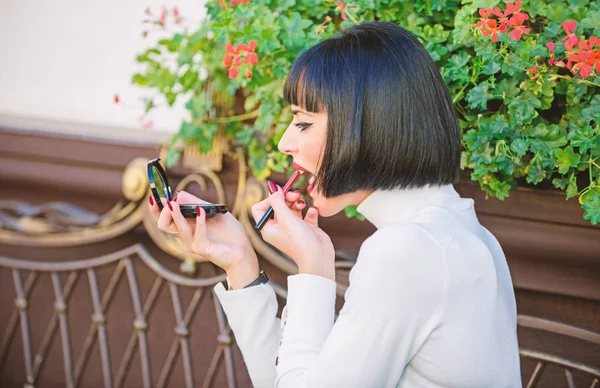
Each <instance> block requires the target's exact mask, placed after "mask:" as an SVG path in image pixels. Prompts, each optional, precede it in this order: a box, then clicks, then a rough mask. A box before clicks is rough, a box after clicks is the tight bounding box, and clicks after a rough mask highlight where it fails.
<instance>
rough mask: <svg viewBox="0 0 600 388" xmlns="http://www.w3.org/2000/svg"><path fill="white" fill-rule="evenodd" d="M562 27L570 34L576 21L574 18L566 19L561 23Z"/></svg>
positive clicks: (575, 25)
mask: <svg viewBox="0 0 600 388" xmlns="http://www.w3.org/2000/svg"><path fill="white" fill-rule="evenodd" d="M562 27H563V28H564V30H565V31H566V32H567V34H572V33H573V31H575V28H576V27H577V22H576V21H575V20H567V21H566V22H564V23H563V24H562Z"/></svg>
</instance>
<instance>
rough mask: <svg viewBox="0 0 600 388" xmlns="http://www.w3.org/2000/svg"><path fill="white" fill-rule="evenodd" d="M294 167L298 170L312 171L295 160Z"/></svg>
mask: <svg viewBox="0 0 600 388" xmlns="http://www.w3.org/2000/svg"><path fill="white" fill-rule="evenodd" d="M294 168H295V169H296V170H297V171H302V172H310V171H308V170H307V169H305V168H304V167H302V166H301V165H299V164H297V163H296V162H294Z"/></svg>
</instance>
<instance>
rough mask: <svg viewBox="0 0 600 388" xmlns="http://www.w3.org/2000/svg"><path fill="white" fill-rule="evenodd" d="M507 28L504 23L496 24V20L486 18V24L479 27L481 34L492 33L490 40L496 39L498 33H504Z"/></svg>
mask: <svg viewBox="0 0 600 388" xmlns="http://www.w3.org/2000/svg"><path fill="white" fill-rule="evenodd" d="M507 30H508V27H507V26H506V23H501V24H500V25H498V23H497V22H496V20H488V22H487V24H486V25H484V27H483V28H482V29H481V32H482V33H483V36H488V35H492V42H497V41H498V33H499V32H501V33H505V32H506V31H507Z"/></svg>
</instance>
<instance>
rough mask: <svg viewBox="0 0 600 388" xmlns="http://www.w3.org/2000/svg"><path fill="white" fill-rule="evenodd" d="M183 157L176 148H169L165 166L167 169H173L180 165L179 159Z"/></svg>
mask: <svg viewBox="0 0 600 388" xmlns="http://www.w3.org/2000/svg"><path fill="white" fill-rule="evenodd" d="M180 157H181V151H179V150H177V149H175V148H168V149H167V155H166V157H165V165H166V167H167V168H168V167H173V166H176V165H177V163H179V158H180Z"/></svg>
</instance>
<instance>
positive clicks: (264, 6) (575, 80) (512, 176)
mask: <svg viewBox="0 0 600 388" xmlns="http://www.w3.org/2000/svg"><path fill="white" fill-rule="evenodd" d="M206 9H207V12H208V17H207V19H206V20H205V21H203V22H202V23H191V26H189V25H188V24H186V20H185V19H182V18H181V17H180V16H179V15H178V12H177V17H176V23H177V25H178V26H181V25H183V26H184V27H183V28H179V30H180V31H178V32H176V33H174V34H173V35H172V36H171V37H170V38H168V39H163V40H161V41H159V42H158V44H157V45H155V46H153V47H150V48H149V49H148V50H146V51H145V52H144V53H142V54H140V55H139V56H138V58H137V60H138V62H139V63H140V64H142V65H144V69H143V71H141V72H140V73H137V74H135V75H134V77H133V82H134V83H136V84H138V85H141V86H144V87H147V88H151V89H153V90H155V91H156V92H157V93H156V98H155V99H149V100H148V103H147V106H146V111H147V112H149V111H151V110H152V109H153V108H154V107H155V106H156V104H157V103H158V101H159V100H160V99H162V100H163V101H165V102H166V103H168V104H170V105H172V104H173V103H174V101H175V100H176V99H177V98H186V99H187V105H186V106H187V108H188V109H189V117H188V118H187V119H186V120H184V121H183V122H182V125H181V128H180V130H179V132H177V133H176V134H175V135H174V136H173V139H172V145H173V147H172V148H171V149H170V152H169V157H168V164H174V163H176V161H177V157H178V152H179V151H178V148H177V147H176V145H178V144H182V143H195V144H198V147H200V149H201V150H203V151H207V150H208V149H210V147H211V144H212V140H213V137H214V135H215V134H216V133H217V132H219V131H221V132H222V133H223V134H224V135H225V136H227V137H228V138H229V139H230V141H231V142H232V144H233V145H235V146H239V147H243V148H244V150H245V152H246V154H247V156H248V160H249V165H250V167H251V169H252V173H253V174H254V175H255V176H256V177H257V178H258V179H265V178H266V177H267V176H269V175H270V174H271V172H272V171H278V172H282V171H284V170H285V169H286V167H287V166H288V159H287V157H286V156H285V155H282V154H281V153H279V152H278V151H277V147H276V145H277V142H278V140H279V139H280V137H281V135H282V134H283V131H284V130H285V128H286V127H287V126H288V125H289V122H290V121H291V113H290V110H289V108H288V107H285V106H284V104H283V100H282V89H283V83H284V80H285V76H286V74H287V72H288V71H289V69H290V67H291V64H292V63H293V61H294V60H295V59H296V58H297V56H298V55H299V54H300V53H301V52H303V51H304V50H305V49H307V48H308V47H310V46H312V45H314V44H315V43H317V42H318V41H320V40H322V39H324V38H326V37H328V36H331V35H332V34H334V33H335V32H336V31H338V30H339V29H340V28H344V27H345V26H347V25H351V24H353V23H357V22H362V21H372V20H381V21H391V22H394V23H397V24H399V25H402V26H404V27H405V28H407V29H408V30H410V31H411V32H412V33H414V34H415V35H416V36H417V37H418V38H419V39H420V40H421V41H422V42H423V44H424V45H425V47H426V48H427V50H428V51H429V53H430V54H431V55H432V57H433V59H434V60H435V61H436V63H437V64H438V66H439V67H440V70H441V72H442V75H443V76H444V79H445V80H446V82H447V84H448V87H449V89H450V93H451V95H452V96H453V103H454V105H455V107H456V110H457V112H458V116H459V120H460V123H461V128H462V129H463V133H464V136H463V146H464V152H463V155H462V163H461V168H463V169H468V170H470V171H471V178H472V179H473V180H476V181H478V182H479V183H480V186H481V188H482V189H483V190H484V191H486V192H487V193H489V194H490V195H491V196H494V197H497V198H500V199H504V198H506V197H507V196H508V195H509V194H510V191H511V189H512V188H514V187H515V186H516V185H518V184H534V185H541V186H543V187H548V188H552V187H554V188H557V189H560V190H564V191H565V192H566V197H567V199H569V198H572V197H577V198H578V199H579V202H580V203H581V205H582V207H583V209H584V217H585V218H586V219H588V220H590V222H592V223H593V224H596V223H598V222H600V167H599V165H600V120H599V119H598V117H600V77H599V76H598V73H600V41H599V40H598V39H597V37H598V36H600V5H599V4H598V3H597V2H595V1H591V2H590V1H589V0H569V1H567V2H555V1H549V0H546V1H544V0H525V1H523V4H521V3H520V2H518V1H517V2H515V3H507V4H505V3H501V2H500V1H499V0H462V1H459V0H413V1H410V2H409V1H405V0H355V1H348V2H342V1H332V0H327V1H316V0H308V1H302V2H296V1H291V0H285V1H266V0H252V1H250V0H233V1H231V2H230V3H229V4H227V3H225V2H224V1H223V0H209V1H208V3H207V5H206ZM165 12H166V11H165V10H163V13H162V14H161V15H160V18H158V19H156V18H150V19H149V20H148V22H149V23H150V24H151V25H153V26H158V27H159V28H166V25H167V23H166V18H165ZM174 16H175V15H174ZM186 26H187V27H186ZM563 37H564V39H562V38H563ZM582 42H584V43H585V44H584V43H582ZM173 63H174V64H175V66H173V65H172V64H173ZM236 101H237V104H238V105H236ZM241 103H243V106H241V105H239V104H241ZM354 213H355V211H353V210H352V209H349V210H348V211H347V214H349V215H352V214H354Z"/></svg>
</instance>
